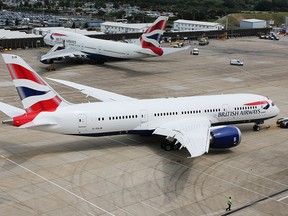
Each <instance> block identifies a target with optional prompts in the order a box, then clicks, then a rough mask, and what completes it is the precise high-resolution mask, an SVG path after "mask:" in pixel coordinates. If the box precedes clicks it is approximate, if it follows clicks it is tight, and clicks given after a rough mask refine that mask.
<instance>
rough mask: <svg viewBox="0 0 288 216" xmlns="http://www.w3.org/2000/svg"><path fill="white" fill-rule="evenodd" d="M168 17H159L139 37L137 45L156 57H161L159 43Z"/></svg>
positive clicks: (161, 52) (161, 51)
mask: <svg viewBox="0 0 288 216" xmlns="http://www.w3.org/2000/svg"><path fill="white" fill-rule="evenodd" d="M167 21H168V17H166V16H159V17H158V18H157V19H156V20H155V21H154V23H153V24H152V25H151V26H150V27H149V28H148V29H147V30H146V31H145V32H144V33H143V34H142V35H141V36H140V38H139V39H138V41H137V44H139V45H141V46H142V48H144V49H145V48H146V49H150V50H152V51H153V52H154V53H155V54H156V55H159V56H161V55H162V54H163V50H162V49H161V48H160V41H161V39H162V36H163V33H164V31H165V28H166V24H167Z"/></svg>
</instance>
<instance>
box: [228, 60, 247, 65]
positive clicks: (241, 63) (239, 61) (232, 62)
mask: <svg viewBox="0 0 288 216" xmlns="http://www.w3.org/2000/svg"><path fill="white" fill-rule="evenodd" d="M230 65H239V66H243V65H244V63H243V61H241V60H239V59H231V60H230Z"/></svg>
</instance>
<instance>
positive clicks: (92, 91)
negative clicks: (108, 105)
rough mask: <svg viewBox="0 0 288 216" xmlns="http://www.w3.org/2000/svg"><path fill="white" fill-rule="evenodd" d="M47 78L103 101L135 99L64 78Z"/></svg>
mask: <svg viewBox="0 0 288 216" xmlns="http://www.w3.org/2000/svg"><path fill="white" fill-rule="evenodd" d="M47 79H49V80H52V81H55V82H58V83H61V84H63V85H66V86H69V87H72V88H75V89H78V90H80V91H81V92H82V93H83V94H86V95H87V96H91V97H94V98H96V99H98V100H101V101H105V102H111V101H131V100H137V99H136V98H132V97H127V96H124V95H120V94H116V93H113V92H109V91H105V90H101V89H97V88H92V87H89V86H85V85H81V84H77V83H73V82H70V81H66V80H59V79H52V78H47Z"/></svg>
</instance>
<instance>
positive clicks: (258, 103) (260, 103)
mask: <svg viewBox="0 0 288 216" xmlns="http://www.w3.org/2000/svg"><path fill="white" fill-rule="evenodd" d="M263 104H269V102H268V101H256V102H252V103H247V104H244V105H246V106H257V105H263Z"/></svg>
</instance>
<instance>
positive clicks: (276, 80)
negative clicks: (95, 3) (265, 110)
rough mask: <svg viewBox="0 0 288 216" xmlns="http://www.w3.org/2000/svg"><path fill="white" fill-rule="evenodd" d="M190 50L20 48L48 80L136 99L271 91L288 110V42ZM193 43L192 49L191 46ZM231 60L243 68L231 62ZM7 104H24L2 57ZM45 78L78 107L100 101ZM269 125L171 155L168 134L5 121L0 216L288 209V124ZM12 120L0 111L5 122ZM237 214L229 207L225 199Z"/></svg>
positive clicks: (151, 215)
mask: <svg viewBox="0 0 288 216" xmlns="http://www.w3.org/2000/svg"><path fill="white" fill-rule="evenodd" d="M194 47H198V48H199V55H198V56H193V55H190V50H183V51H181V52H178V53H175V54H171V55H166V56H162V57H157V58H150V59H144V60H140V61H126V62H114V63H105V64H104V65H92V64H89V62H87V61H84V63H81V61H78V60H77V61H75V60H70V61H67V60H66V61H65V62H63V63H56V64H55V65H54V69H55V70H51V71H50V70H49V69H51V68H50V67H49V66H47V65H43V64H42V63H40V62H39V56H40V55H41V54H44V53H45V52H47V51H48V50H47V49H28V50H12V51H9V52H7V53H13V54H17V55H19V56H21V57H22V58H23V59H25V60H26V61H27V62H28V63H29V64H30V66H31V67H33V68H34V69H35V70H36V71H37V72H39V74H40V75H41V76H42V77H44V78H45V77H51V78H56V79H64V80H69V81H72V82H77V83H80V84H84V85H87V86H92V87H96V88H100V89H104V90H108V91H112V92H115V93H118V94H123V95H127V96H130V97H135V98H139V99H141V98H157V97H177V96H191V95H211V94H222V93H256V94H260V95H264V96H269V98H271V99H272V100H273V101H274V102H275V104H276V105H277V106H278V107H279V109H280V111H281V113H280V115H279V116H278V117H279V118H280V117H285V116H288V100H287V92H288V85H287V83H288V75H287V65H288V63H287V48H288V38H285V37H281V40H280V41H270V40H260V39H258V38H255V37H251V38H238V39H229V40H226V41H217V40H213V41H210V44H209V45H208V46H203V47H202V46H198V45H197V44H195V43H193V42H192V48H194ZM192 48H191V49H192ZM232 58H236V59H241V60H242V61H243V62H244V66H242V67H240V66H231V65H229V61H230V59H232ZM0 64H1V72H0V73H1V76H0V77H1V80H0V100H1V101H2V102H5V103H9V104H11V105H15V106H18V107H21V102H20V101H19V98H18V95H17V92H16V90H15V88H14V86H13V85H12V82H11V79H10V76H9V75H8V72H7V70H6V67H5V66H4V63H3V59H2V58H0ZM47 82H48V83H49V84H50V85H51V86H52V87H53V88H55V90H56V91H58V92H59V93H60V94H61V96H63V97H64V98H65V99H66V100H68V101H70V102H72V103H82V102H87V101H96V100H95V99H94V98H91V97H87V98H86V96H85V95H83V94H81V93H79V92H77V91H76V90H74V89H72V88H69V87H66V86H63V85H60V84H57V83H53V82H52V81H50V80H47ZM278 117H276V118H274V119H270V120H267V121H265V124H264V125H263V126H262V130H261V131H259V132H254V131H253V130H252V127H253V124H243V125H238V126H239V128H240V130H241V131H242V143H241V144H240V145H239V146H237V147H236V148H234V149H230V150H222V151H215V150H211V151H209V153H208V154H205V155H203V156H201V157H198V158H193V159H191V158H190V159H189V158H187V157H188V156H189V153H188V151H187V150H186V149H181V150H179V151H170V152H166V151H164V150H162V149H161V148H160V143H161V141H163V138H162V137H158V136H151V137H140V136H132V135H121V136H110V137H98V138H91V137H90V138H87V137H75V136H67V135H59V134H52V133H45V132H37V131H32V130H27V129H17V128H13V127H11V126H7V125H1V126H0V215H19V216H20V215H21V216H22V215H23V216H26V215H27V216H28V215H29V216H30V215H41V216H44V215H45V216H48V215H49V216H50V215H51V216H52V215H53V216H57V215H59V216H60V215H61V216H65V215H69V216H71V215H90V216H91V215H101V216H102V215H103V216H104V215H105V216H106V215H117V216H118V215H120V216H122V215H125V216H126V215H127V216H131V215H137V216H138V215H139V216H146V215H147V216H156V215H157V216H158V215H159V216H176V215H177V216H179V215H180V216H181V215H183V216H186V215H189V216H191V215H197V216H199V215H209V216H212V215H229V214H231V215H253V216H255V215H256V216H257V215H261V216H263V215H264V216H266V215H267V216H268V215H277V216H278V215H287V209H288V168H287V161H288V141H287V129H282V128H279V127H277V126H276V125H275V122H276V119H277V118H278ZM4 119H7V117H6V116H5V115H4V114H2V113H1V120H4ZM228 196H231V197H232V211H231V212H225V208H226V207H227V205H226V201H227V197H228Z"/></svg>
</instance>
